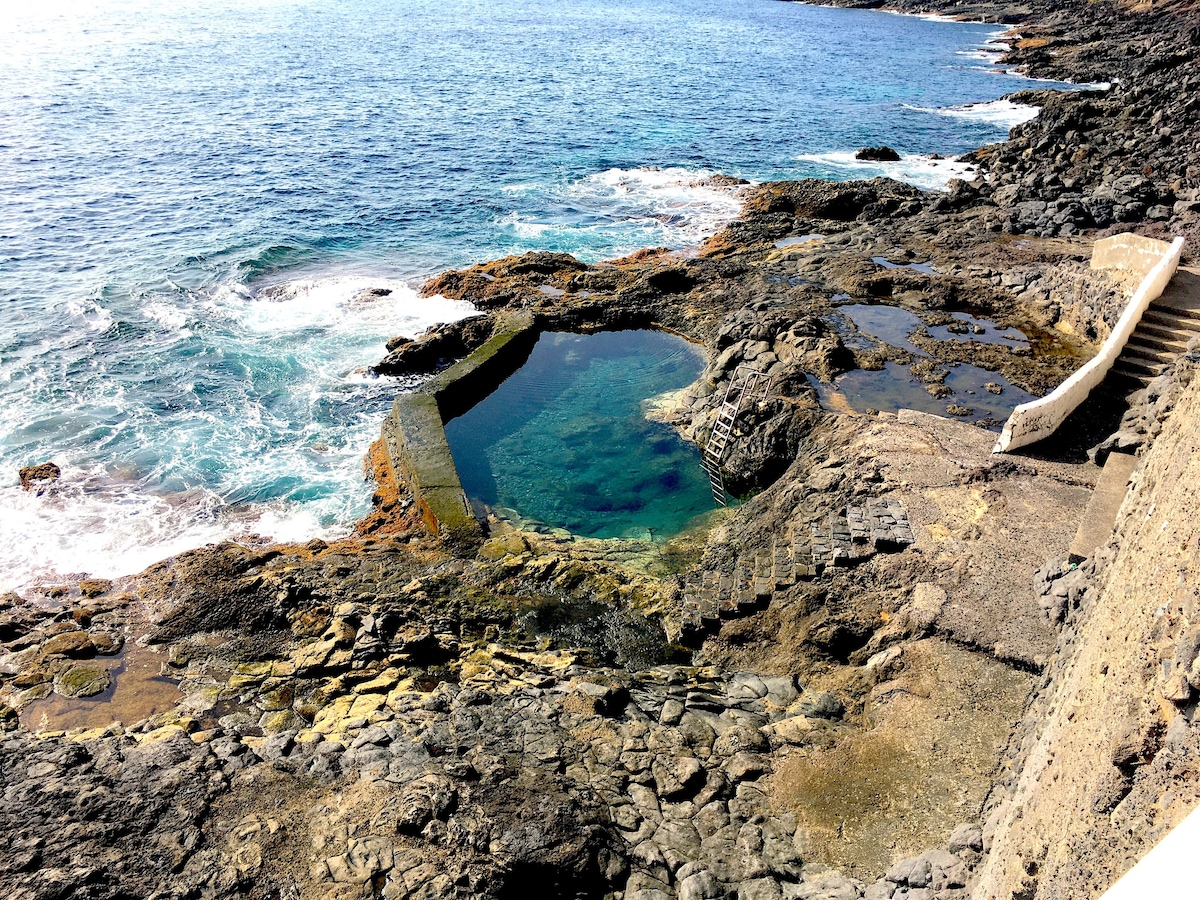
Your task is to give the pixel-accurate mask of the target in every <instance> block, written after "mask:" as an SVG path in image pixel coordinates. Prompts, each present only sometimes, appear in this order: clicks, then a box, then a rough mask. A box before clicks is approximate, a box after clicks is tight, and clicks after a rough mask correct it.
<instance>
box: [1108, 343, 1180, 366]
mask: <svg viewBox="0 0 1200 900" xmlns="http://www.w3.org/2000/svg"><path fill="white" fill-rule="evenodd" d="M1174 357H1175V354H1174V353H1171V352H1170V351H1168V350H1158V349H1156V348H1154V347H1147V346H1144V345H1143V344H1135V343H1134V342H1133V341H1129V342H1128V343H1127V344H1126V345H1125V347H1124V348H1123V349H1122V350H1121V357H1120V358H1122V359H1133V360H1138V361H1141V360H1145V361H1147V362H1151V363H1160V364H1162V365H1164V366H1165V365H1166V364H1167V363H1169V362H1170V361H1171V360H1172V359H1173V358H1174Z"/></svg>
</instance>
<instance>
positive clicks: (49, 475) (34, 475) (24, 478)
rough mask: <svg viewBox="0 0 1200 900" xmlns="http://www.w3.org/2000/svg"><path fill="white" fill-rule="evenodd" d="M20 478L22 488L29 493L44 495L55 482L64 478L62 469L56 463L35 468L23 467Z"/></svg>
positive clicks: (42, 464) (40, 464) (35, 466)
mask: <svg viewBox="0 0 1200 900" xmlns="http://www.w3.org/2000/svg"><path fill="white" fill-rule="evenodd" d="M18 477H19V478H20V479H21V487H22V488H23V489H24V490H27V491H36V492H37V493H38V494H41V493H43V492H44V491H45V490H46V488H47V487H49V486H50V485H51V484H52V483H53V482H55V481H58V479H59V478H61V477H62V469H60V468H59V467H58V466H57V465H56V464H55V463H52V462H44V463H38V464H37V465H33V466H22V467H21V470H20V472H19V473H18Z"/></svg>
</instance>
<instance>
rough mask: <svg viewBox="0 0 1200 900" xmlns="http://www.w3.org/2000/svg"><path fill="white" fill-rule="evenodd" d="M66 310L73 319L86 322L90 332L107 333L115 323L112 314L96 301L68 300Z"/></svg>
mask: <svg viewBox="0 0 1200 900" xmlns="http://www.w3.org/2000/svg"><path fill="white" fill-rule="evenodd" d="M65 309H66V311H67V313H68V314H69V315H71V316H72V317H73V318H76V319H79V320H81V321H82V322H84V324H85V325H86V326H87V328H88V330H89V331H105V330H107V329H108V328H109V326H111V325H112V323H113V317H112V313H111V312H109V311H108V310H107V309H105V308H104V307H103V306H101V305H100V304H99V303H97V302H96V301H95V300H68V301H67V303H66V304H65Z"/></svg>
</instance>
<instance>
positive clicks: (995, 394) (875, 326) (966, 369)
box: [813, 260, 1035, 427]
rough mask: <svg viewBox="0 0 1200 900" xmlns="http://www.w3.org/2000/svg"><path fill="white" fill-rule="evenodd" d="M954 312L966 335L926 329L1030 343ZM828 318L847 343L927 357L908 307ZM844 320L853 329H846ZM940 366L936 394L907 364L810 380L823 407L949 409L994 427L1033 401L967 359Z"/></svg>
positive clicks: (919, 324) (855, 309)
mask: <svg viewBox="0 0 1200 900" xmlns="http://www.w3.org/2000/svg"><path fill="white" fill-rule="evenodd" d="M876 261H878V260H876ZM847 299H848V298H847ZM952 315H953V317H954V320H955V322H956V323H959V326H958V327H961V328H962V329H963V331H964V332H965V333H958V332H957V330H951V327H950V326H948V325H937V326H932V327H928V328H927V331H928V332H929V334H930V335H931V336H932V337H933V338H935V339H936V340H940V341H946V340H955V341H976V342H978V343H984V344H1000V345H1002V346H1007V347H1028V346H1029V339H1028V338H1027V337H1026V336H1025V335H1024V334H1023V333H1022V332H1020V331H1018V330H1017V329H1015V328H1000V327H999V326H997V325H996V323H995V322H992V321H989V320H987V319H979V318H976V317H974V316H971V315H969V314H967V313H961V312H959V313H953V314H952ZM827 320H828V321H829V322H830V324H832V325H833V327H834V328H835V329H837V330H838V332H839V333H840V334H841V335H842V340H843V342H844V343H845V344H846V346H848V347H852V348H856V349H865V348H868V347H871V346H874V345H875V344H876V342H879V341H882V342H884V343H886V344H890V345H891V346H893V347H899V348H900V349H902V350H907V351H908V352H909V353H911V354H912V355H913V356H914V357H916V358H917V359H918V360H929V358H930V357H929V354H927V353H926V352H925V351H924V350H922V349H921V348H920V347H918V346H917V345H916V344H914V343H913V342H912V339H911V335H912V334H913V333H914V332H916V331H917V330H919V329H921V328H926V325H925V323H924V322H923V321H922V320H921V317H920V316H918V315H917V314H916V313H913V312H910V311H909V310H906V309H902V308H900V307H898V306H887V305H883V304H867V303H859V304H850V305H846V306H841V307H839V308H838V310H837V314H836V315H835V316H833V317H829V318H828V319H827ZM847 322H849V323H851V324H852V325H853V328H847V327H846V323H847ZM975 329H978V333H976V331H975ZM939 368H944V371H945V375H944V376H943V377H942V378H941V379H940V387H941V393H942V396H940V397H938V396H934V394H933V393H932V392H931V391H930V390H929V388H928V387H927V386H926V384H925V383H923V382H922V381H921V379H919V378H917V377H916V375H915V373H914V371H913V370H912V368H911V367H909V366H907V365H901V364H899V363H895V362H888V363H885V364H884V366H883V368H882V369H878V370H866V369H855V370H853V371H850V372H847V373H845V374H844V375H841V376H839V377H838V379H837V381H836V382H835V383H834V384H823V383H821V382H819V381H816V380H814V382H813V383H814V386H815V387H816V389H817V394H818V396H819V397H820V399H821V404H822V406H824V407H825V408H826V409H838V408H841V407H844V406H849V407H850V408H851V409H856V410H859V411H865V410H869V409H877V410H884V411H888V412H894V411H895V410H898V409H916V410H920V411H922V412H928V413H933V414H935V415H946V414H947V413H951V414H953V415H956V416H958V417H959V418H963V419H966V420H967V421H971V422H987V423H989V424H991V425H992V426H993V427H999V425H1000V424H1001V423H1003V421H1004V420H1005V419H1007V418H1008V416H1009V414H1010V413H1011V412H1012V411H1013V409H1014V408H1015V407H1016V406H1018V405H1019V404H1021V403H1027V402H1029V401H1030V400H1033V399H1035V398H1034V395H1033V394H1030V393H1029V392H1027V391H1024V390H1022V389H1021V388H1019V387H1017V386H1016V385H1013V384H1011V383H1009V381H1008V380H1007V379H1005V378H1004V377H1003V376H1002V375H1000V374H999V373H997V372H991V371H988V370H987V369H982V368H979V367H978V366H972V365H969V364H967V363H950V364H947V365H946V366H944V367H941V366H939ZM989 385H990V386H991V389H990V390H989V388H988V386H989Z"/></svg>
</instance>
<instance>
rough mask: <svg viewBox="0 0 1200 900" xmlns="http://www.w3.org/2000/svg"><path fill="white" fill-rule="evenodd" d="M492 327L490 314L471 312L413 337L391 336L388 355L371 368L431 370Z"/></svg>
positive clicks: (381, 371) (489, 333)
mask: <svg viewBox="0 0 1200 900" xmlns="http://www.w3.org/2000/svg"><path fill="white" fill-rule="evenodd" d="M493 327H494V326H493V322H492V319H491V317H490V316H472V317H471V318H469V319H460V320H459V321H457V322H449V323H447V324H445V325H437V326H435V327H433V328H431V329H429V330H428V331H427V332H425V334H423V335H422V336H421V337H420V338H419V339H418V340H415V341H414V340H410V339H408V338H405V337H394V338H392V339H391V340H390V341H388V342H387V349H388V355H387V356H385V357H384V358H383V359H382V360H380V361H379V362H378V363H377V364H376V365H375V366H373V367H372V370H373V371H374V372H375V373H376V374H378V375H412V374H418V373H426V372H434V371H436V370H437V369H439V368H440V367H441V366H443V365H445V364H446V363H449V362H450V361H452V360H454V359H458V358H461V357H463V356H466V355H467V354H468V353H470V352H471V351H472V350H474V349H475V348H476V347H478V346H480V345H481V344H483V343H484V342H486V341H487V339H488V338H490V337H491V336H492V331H493Z"/></svg>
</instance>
